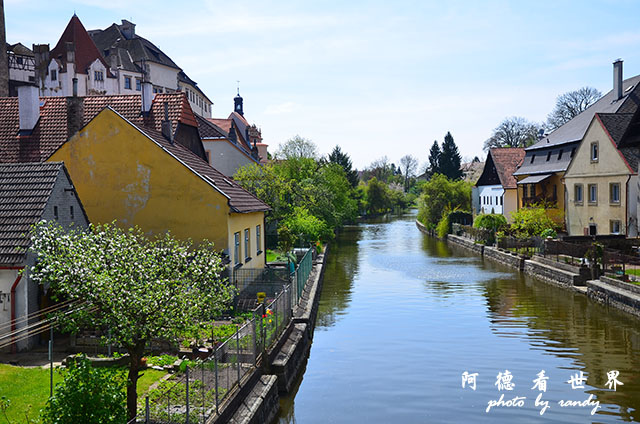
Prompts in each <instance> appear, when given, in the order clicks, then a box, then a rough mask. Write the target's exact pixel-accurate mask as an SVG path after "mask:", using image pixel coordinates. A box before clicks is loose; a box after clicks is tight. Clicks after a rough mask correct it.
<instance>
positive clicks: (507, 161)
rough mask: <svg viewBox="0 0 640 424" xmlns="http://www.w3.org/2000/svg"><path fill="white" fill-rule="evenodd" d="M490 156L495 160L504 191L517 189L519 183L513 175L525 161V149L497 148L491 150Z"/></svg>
mask: <svg viewBox="0 0 640 424" xmlns="http://www.w3.org/2000/svg"><path fill="white" fill-rule="evenodd" d="M489 154H490V155H491V157H492V158H493V163H494V165H495V167H496V172H497V173H498V178H500V184H502V187H503V188H504V189H508V188H517V187H518V186H517V181H516V178H515V177H514V176H513V173H514V172H515V170H516V169H518V166H520V164H521V163H522V159H524V154H525V151H524V149H522V148H517V147H506V148H496V149H491V150H490V151H489Z"/></svg>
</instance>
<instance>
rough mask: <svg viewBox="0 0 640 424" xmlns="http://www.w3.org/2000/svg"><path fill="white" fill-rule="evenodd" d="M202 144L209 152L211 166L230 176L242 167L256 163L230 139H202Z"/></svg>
mask: <svg viewBox="0 0 640 424" xmlns="http://www.w3.org/2000/svg"><path fill="white" fill-rule="evenodd" d="M202 144H203V145H204V149H205V150H206V151H208V152H209V163H210V164H211V166H213V167H214V168H216V169H217V170H218V171H220V172H222V173H223V174H224V175H226V176H228V177H232V176H233V175H234V174H235V173H236V171H237V170H238V169H239V168H240V167H242V166H245V165H249V164H252V163H256V162H255V161H253V160H252V159H250V158H248V157H247V155H246V154H244V153H243V152H241V151H240V150H239V148H238V147H236V146H233V145H232V144H231V142H229V141H228V140H202Z"/></svg>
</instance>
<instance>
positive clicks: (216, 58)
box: [4, 0, 640, 168]
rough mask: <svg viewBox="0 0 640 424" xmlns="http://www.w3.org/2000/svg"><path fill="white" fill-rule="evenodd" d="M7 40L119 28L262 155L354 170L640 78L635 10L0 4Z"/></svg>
mask: <svg viewBox="0 0 640 424" xmlns="http://www.w3.org/2000/svg"><path fill="white" fill-rule="evenodd" d="M4 2H5V19H6V26H7V41H8V42H10V43H15V42H22V43H23V44H25V45H27V46H28V47H30V46H31V44H33V43H49V44H50V45H51V47H53V45H55V43H56V42H57V40H58V38H59V37H60V35H61V33H62V31H63V30H64V28H65V26H66V24H67V22H68V21H69V19H70V18H71V16H72V15H73V13H74V11H75V12H76V13H77V14H78V16H79V18H80V20H81V21H82V22H83V24H84V25H85V27H86V28H87V29H96V28H106V27H107V26H109V25H111V24H112V23H113V22H118V23H119V22H120V20H121V19H128V20H131V21H132V22H134V23H136V24H137V27H136V32H137V33H138V34H140V35H141V36H143V37H146V38H148V39H149V40H151V41H152V42H153V43H155V44H156V45H157V46H158V47H160V48H161V49H162V50H163V51H164V52H165V53H167V54H168V55H169V56H170V57H171V58H172V59H173V60H174V61H175V62H176V63H177V64H178V65H179V66H181V67H182V68H183V69H184V70H185V72H187V74H188V75H189V76H191V78H193V79H194V80H196V81H197V82H198V85H199V86H200V88H201V89H202V90H203V91H204V92H205V93H206V94H207V95H208V96H209V98H211V99H212V100H213V102H214V108H213V111H214V116H215V117H226V116H227V115H228V114H229V113H230V112H231V110H232V107H233V97H234V95H235V91H236V80H240V92H241V94H242V96H243V97H244V102H245V116H246V117H247V118H248V119H249V121H251V122H254V123H256V124H257V125H258V126H259V127H261V128H262V134H263V137H264V139H265V141H266V142H267V143H269V145H270V150H271V151H273V150H275V148H276V147H277V145H278V144H279V143H280V142H282V141H284V140H286V139H288V138H290V137H292V136H294V135H296V134H299V135H301V136H303V137H306V138H309V139H311V140H312V141H314V142H315V143H316V144H317V145H318V147H319V150H320V151H321V153H328V152H329V151H330V150H331V149H332V148H333V146H335V145H336V144H339V145H340V146H341V147H342V148H343V150H345V151H346V152H348V153H349V154H350V155H351V157H352V160H353V162H354V165H355V166H357V167H358V168H363V167H365V166H366V165H368V164H369V163H370V162H372V161H373V160H375V159H378V158H380V157H382V156H385V155H386V156H387V157H388V158H389V160H390V161H392V162H396V163H398V161H399V159H400V157H402V156H403V155H405V154H412V155H415V156H416V157H417V158H418V159H419V160H420V162H421V163H424V162H426V160H427V155H428V149H429V147H430V146H431V144H432V143H433V141H434V140H439V141H442V140H443V138H444V135H445V134H446V132H447V131H451V133H452V135H453V137H454V139H455V141H456V143H457V144H458V147H459V149H460V151H461V154H462V155H463V157H469V158H471V157H473V156H475V155H479V156H483V155H484V153H483V152H482V143H483V141H484V140H485V139H487V138H488V137H489V136H490V135H491V131H492V129H493V128H494V127H496V126H497V124H498V123H499V122H500V121H501V120H502V119H503V118H505V117H507V116H522V117H525V118H527V119H529V120H533V121H540V122H541V121H544V120H545V119H546V116H547V114H548V113H549V112H550V111H551V109H552V108H553V105H554V102H555V98H556V96H557V95H559V94H561V93H564V92H566V91H570V90H574V89H577V88H580V87H582V86H585V85H589V86H593V87H596V88H597V89H599V90H600V91H602V92H603V93H604V92H606V91H608V90H610V89H611V86H612V79H613V77H612V62H613V60H615V59H616V58H618V57H620V58H622V59H623V60H624V76H625V78H627V77H630V76H633V75H637V74H639V73H640V57H639V56H640V25H639V24H638V19H637V17H638V16H640V13H639V12H640V2H636V1H633V0H628V1H627V0H609V1H606V0H603V1H598V2H596V1H562V0H555V1H483V2H477V1H466V2H465V1H446V2H444V1H416V2H412V1H394V2H390V1H358V0H351V1H343V0H342V1H277V2H271V1H266V0H265V1H253V2H247V1H233V2H228V1H225V2H223V1H213V0H204V1H188V0H185V1H181V2H176V1H131V0H103V1H95V0H76V1H57V2H52V1H50V0H4Z"/></svg>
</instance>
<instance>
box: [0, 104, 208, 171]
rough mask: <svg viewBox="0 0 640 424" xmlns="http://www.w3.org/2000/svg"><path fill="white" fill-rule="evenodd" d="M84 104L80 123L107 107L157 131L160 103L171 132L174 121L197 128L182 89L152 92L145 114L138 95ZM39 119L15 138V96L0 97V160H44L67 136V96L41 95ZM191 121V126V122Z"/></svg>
mask: <svg viewBox="0 0 640 424" xmlns="http://www.w3.org/2000/svg"><path fill="white" fill-rule="evenodd" d="M82 101H83V104H84V119H83V125H86V124H87V123H88V122H89V121H90V120H91V119H93V118H94V117H95V116H96V115H97V114H98V113H100V111H101V110H103V109H104V108H105V107H107V106H110V107H111V108H112V109H113V110H115V111H117V112H118V113H119V114H120V115H122V116H123V117H124V118H126V119H127V120H129V121H131V122H132V123H134V124H135V125H137V126H145V127H147V128H154V129H156V130H157V131H160V130H161V128H162V121H163V120H164V103H167V105H168V114H169V120H170V121H171V124H172V130H173V131H175V130H176V127H177V125H178V122H180V123H183V124H186V125H192V126H195V127H196V128H197V121H196V118H195V115H194V113H193V111H192V110H191V106H189V102H188V101H187V100H186V95H185V94H184V93H182V92H176V93H164V94H156V96H155V98H154V99H153V103H152V105H151V110H150V112H149V114H148V115H143V114H142V113H141V104H142V97H141V96H138V95H118V96H89V97H84V98H82ZM41 102H44V104H43V106H42V107H41V108H40V119H39V120H38V123H37V124H36V127H35V128H34V130H33V132H32V133H31V135H29V136H23V137H20V138H18V129H19V125H20V124H19V118H18V99H17V98H0V162H34V161H35V162H39V161H45V160H47V159H48V158H49V157H50V156H51V155H52V154H53V153H54V152H55V151H56V150H57V149H58V148H59V147H60V146H62V145H63V144H64V143H65V142H66V141H67V140H68V139H69V138H70V135H69V134H68V133H67V121H68V119H67V118H68V114H67V98H66V97H43V98H41ZM194 123H195V125H194Z"/></svg>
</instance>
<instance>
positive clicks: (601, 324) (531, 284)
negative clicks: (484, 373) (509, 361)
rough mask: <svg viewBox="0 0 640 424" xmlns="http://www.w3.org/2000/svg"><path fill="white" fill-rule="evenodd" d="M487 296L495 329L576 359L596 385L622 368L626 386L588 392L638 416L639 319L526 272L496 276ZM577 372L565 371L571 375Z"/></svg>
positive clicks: (628, 416)
mask: <svg viewBox="0 0 640 424" xmlns="http://www.w3.org/2000/svg"><path fill="white" fill-rule="evenodd" d="M484 295H485V297H486V299H487V305H488V309H489V320H490V322H491V325H492V330H493V331H494V333H496V334H498V335H500V336H502V337H518V336H519V337H523V338H526V339H528V341H529V343H530V344H531V346H532V347H533V348H534V349H541V350H544V351H545V352H547V353H548V354H552V355H556V356H558V357H563V358H572V359H573V360H574V363H575V364H576V365H577V367H578V370H582V371H584V372H585V373H587V374H588V378H589V379H588V382H587V383H588V384H589V385H591V386H594V387H596V388H597V389H605V384H606V382H607V372H608V371H610V370H618V371H620V377H619V380H620V381H622V382H623V383H624V386H621V387H618V391H617V392H610V391H604V390H590V391H589V393H594V394H595V395H596V396H597V399H598V400H599V401H600V403H601V404H605V403H606V404H609V405H618V407H619V413H620V415H621V416H622V418H623V419H624V420H625V421H628V420H634V421H637V420H639V419H640V412H638V411H640V374H639V373H638V372H637V370H638V368H639V367H640V355H639V354H640V334H639V333H640V325H639V324H640V320H638V319H637V318H634V317H631V316H630V315H627V314H624V313H622V312H621V311H618V310H616V309H614V308H608V307H604V306H601V305H598V304H594V303H593V302H591V301H590V300H589V299H587V298H586V296H584V295H581V294H577V293H572V292H569V291H567V290H564V289H559V288H557V287H554V286H552V285H549V284H546V283H543V282H540V281H535V280H534V279H532V278H526V277H522V276H520V277H519V278H516V279H495V280H492V281H490V282H489V283H487V285H486V288H485V293H484ZM523 328H524V329H527V330H528V331H526V333H524V332H523V331H522V329H523ZM531 330H533V331H531ZM525 334H526V335H525ZM573 372H574V371H569V370H567V379H568V378H569V376H570V375H571V374H572V373H573ZM567 387H569V389H568V392H567V393H568V394H569V393H570V392H571V390H570V386H567Z"/></svg>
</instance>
